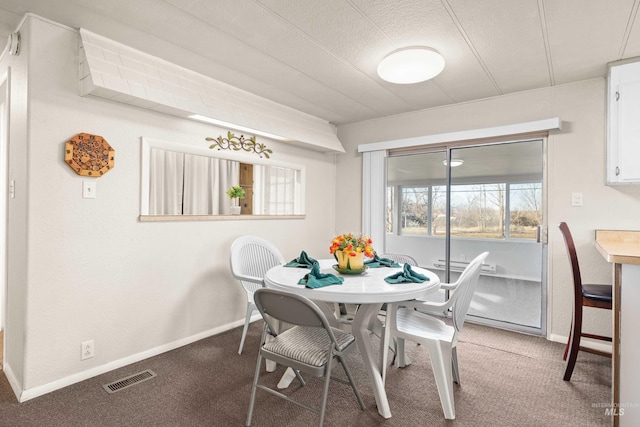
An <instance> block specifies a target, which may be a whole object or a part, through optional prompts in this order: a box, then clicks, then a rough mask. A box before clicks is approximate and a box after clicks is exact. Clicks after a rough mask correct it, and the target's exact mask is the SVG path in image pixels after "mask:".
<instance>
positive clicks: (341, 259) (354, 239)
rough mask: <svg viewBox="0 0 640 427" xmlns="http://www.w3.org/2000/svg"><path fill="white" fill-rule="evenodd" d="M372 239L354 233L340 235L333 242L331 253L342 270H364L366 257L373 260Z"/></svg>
mask: <svg viewBox="0 0 640 427" xmlns="http://www.w3.org/2000/svg"><path fill="white" fill-rule="evenodd" d="M372 243H373V241H372V240H371V238H370V237H367V236H363V235H355V234H353V233H347V234H340V235H339V236H336V237H335V238H334V239H333V240H332V241H331V246H330V247H329V252H330V253H331V254H333V256H335V257H336V260H338V268H340V269H341V270H355V271H363V270H364V268H365V267H364V257H365V256H366V257H368V258H373V255H374V253H373V247H372V246H371V244H372Z"/></svg>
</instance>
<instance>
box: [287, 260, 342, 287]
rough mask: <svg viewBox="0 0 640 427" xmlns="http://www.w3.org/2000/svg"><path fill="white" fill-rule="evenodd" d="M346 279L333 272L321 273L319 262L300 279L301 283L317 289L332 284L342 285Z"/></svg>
mask: <svg viewBox="0 0 640 427" xmlns="http://www.w3.org/2000/svg"><path fill="white" fill-rule="evenodd" d="M343 282H344V279H343V278H342V277H338V276H335V275H333V274H326V273H320V264H318V263H317V262H316V263H314V264H313V267H311V271H310V272H309V273H308V274H306V275H305V276H304V277H303V278H302V279H300V281H299V282H298V284H299V285H305V286H306V287H307V288H311V289H316V288H324V287H325V286H331V285H342V283H343Z"/></svg>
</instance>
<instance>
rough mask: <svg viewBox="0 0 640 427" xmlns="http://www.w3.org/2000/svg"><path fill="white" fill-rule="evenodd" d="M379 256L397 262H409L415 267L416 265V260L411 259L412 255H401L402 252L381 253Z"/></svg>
mask: <svg viewBox="0 0 640 427" xmlns="http://www.w3.org/2000/svg"><path fill="white" fill-rule="evenodd" d="M380 258H389V259H391V260H393V261H395V262H397V263H399V264H409V265H412V266H415V267H417V266H418V262H417V261H416V260H415V259H413V258H412V257H410V256H409V255H402V254H383V255H380Z"/></svg>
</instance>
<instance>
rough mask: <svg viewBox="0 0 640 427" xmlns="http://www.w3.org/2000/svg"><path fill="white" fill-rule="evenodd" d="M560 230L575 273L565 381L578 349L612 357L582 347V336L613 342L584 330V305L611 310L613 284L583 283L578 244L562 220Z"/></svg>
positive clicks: (573, 364)
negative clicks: (574, 241) (576, 244)
mask: <svg viewBox="0 0 640 427" xmlns="http://www.w3.org/2000/svg"><path fill="white" fill-rule="evenodd" d="M560 231H561V232H562V236H563V237H564V242H565V244H566V246H567V252H568V254H569V259H570V261H571V272H572V273H573V293H574V298H573V319H572V322H571V333H570V334H569V341H568V342H567V347H566V348H565V350H564V357H563V360H566V361H567V365H566V368H565V371H564V378H563V379H564V380H565V381H569V380H571V374H573V368H574V367H575V366H576V359H577V358H578V350H582V351H587V352H590V353H596V354H600V355H603V356H609V357H611V355H610V354H608V353H604V352H602V351H598V350H594V349H590V348H587V347H580V338H581V337H585V338H592V339H597V340H603V341H609V342H611V338H610V337H605V336H602V335H595V334H588V333H584V332H582V307H596V308H604V309H606V310H611V309H612V287H611V285H583V284H582V277H581V276H580V266H579V265H578V256H577V255H576V246H575V244H574V243H573V237H571V232H570V231H569V226H568V225H567V224H566V223H564V222H561V223H560ZM567 356H568V357H567Z"/></svg>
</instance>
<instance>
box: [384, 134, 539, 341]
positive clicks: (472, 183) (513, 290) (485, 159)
mask: <svg viewBox="0 0 640 427" xmlns="http://www.w3.org/2000/svg"><path fill="white" fill-rule="evenodd" d="M542 205H543V141H542V140H540V139H538V140H532V141H519V142H510V143H496V144H484V145H477V146H469V147H451V148H450V147H445V148H441V149H438V150H433V151H426V150H425V151H424V152H414V153H412V154H408V155H402V154H401V155H395V154H394V153H391V155H390V156H389V158H388V159H387V212H386V213H387V216H386V232H387V234H386V236H385V239H386V240H385V252H387V253H405V254H408V255H411V256H413V257H414V258H416V260H417V261H418V263H419V264H420V265H421V266H424V267H427V268H429V269H432V270H434V271H437V272H438V273H439V275H440V276H441V280H443V281H446V282H453V281H455V280H456V278H457V277H458V276H459V274H460V272H461V271H462V270H464V268H465V266H466V265H467V264H468V262H469V261H471V260H472V259H473V258H474V257H475V256H477V255H478V254H480V253H482V252H484V251H488V252H489V253H490V255H489V257H488V258H487V261H486V262H485V264H484V265H483V268H482V273H481V278H480V282H479V284H478V288H477V290H476V293H475V296H474V299H473V302H472V304H471V308H470V311H469V315H470V318H471V319H472V320H475V321H477V322H481V323H488V324H495V325H499V326H501V327H507V328H512V329H517V330H525V331H528V332H533V333H544V332H545V327H546V325H545V310H546V307H545V284H544V281H543V277H544V275H543V271H544V269H545V267H544V265H543V259H544V258H543V250H544V247H543V244H542V243H540V242H539V241H538V240H539V239H538V235H539V233H538V230H539V229H540V227H541V226H542V225H543V224H544V219H543V211H544V210H543V207H542ZM445 297H446V296H445V295H444V293H441V294H439V295H437V296H436V297H434V298H436V299H439V300H440V299H443V298H445Z"/></svg>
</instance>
